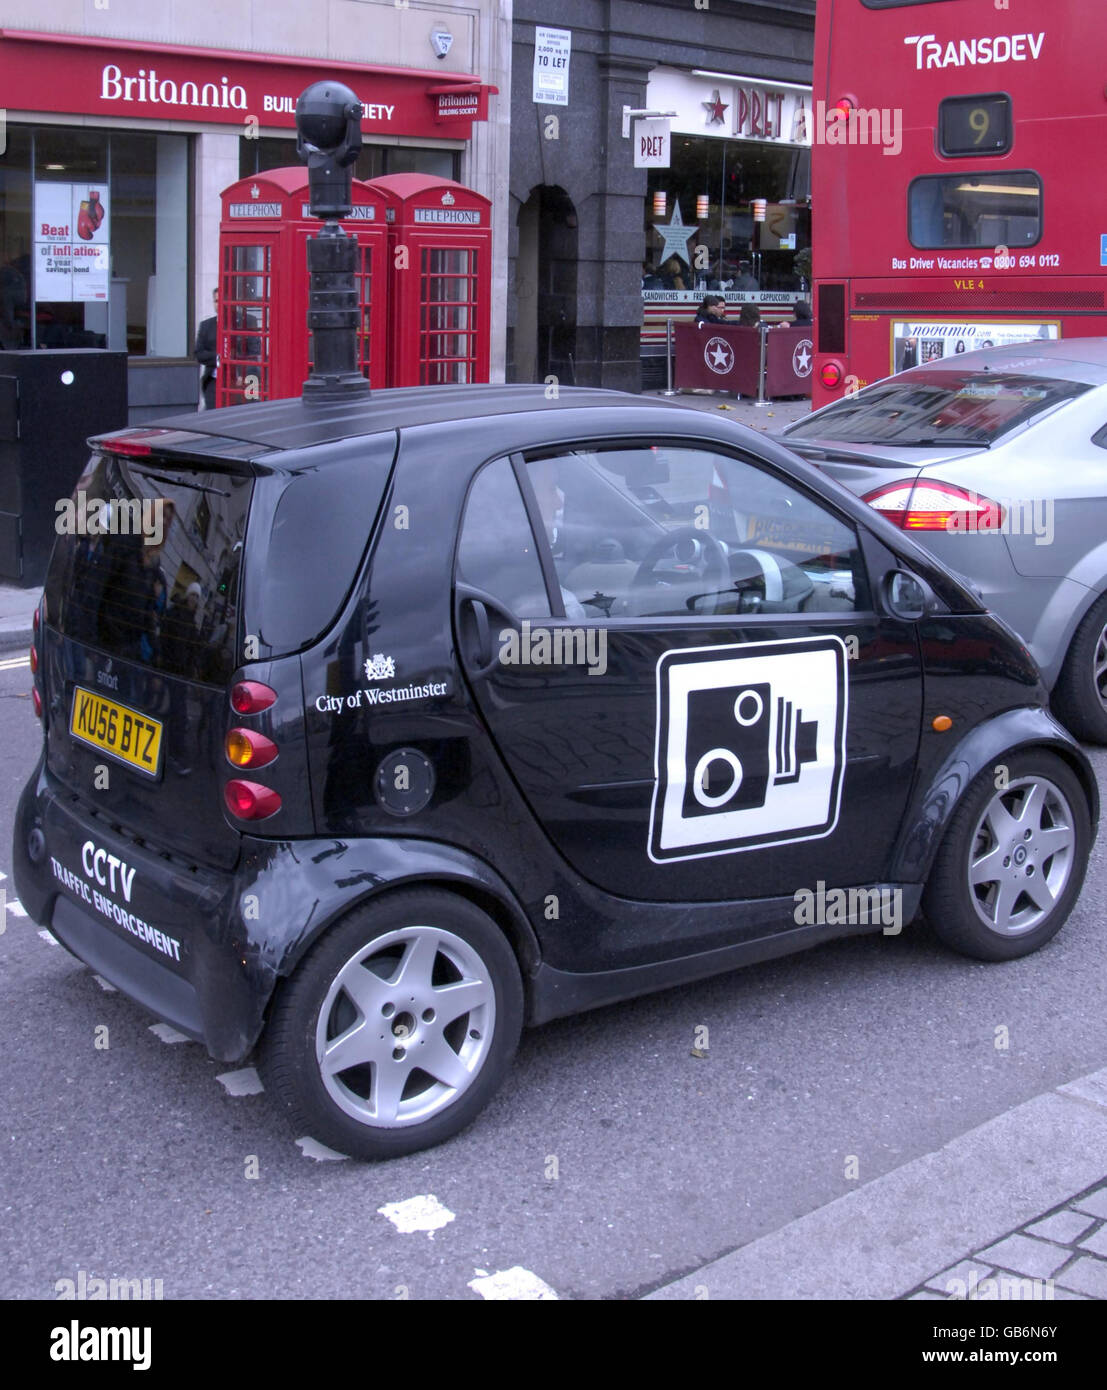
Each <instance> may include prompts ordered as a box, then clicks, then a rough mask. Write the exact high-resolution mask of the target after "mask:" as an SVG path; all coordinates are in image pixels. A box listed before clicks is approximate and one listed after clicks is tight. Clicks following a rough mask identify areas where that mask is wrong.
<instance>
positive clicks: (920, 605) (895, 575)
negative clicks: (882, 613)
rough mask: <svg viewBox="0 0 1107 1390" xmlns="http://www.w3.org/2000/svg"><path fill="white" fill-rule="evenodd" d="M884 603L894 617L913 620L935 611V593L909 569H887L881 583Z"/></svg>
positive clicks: (936, 602)
mask: <svg viewBox="0 0 1107 1390" xmlns="http://www.w3.org/2000/svg"><path fill="white" fill-rule="evenodd" d="M882 588H883V591H884V604H885V607H886V608H887V609H888V612H889V613H891V614H892V616H893V617H894V618H902V619H903V621H904V622H915V621H916V620H917V619H919V618H925V617H926V615H927V614H928V613H934V612H936V611H937V609H938V607H939V604H938V598H937V595H936V594H935V593H934V590H933V589H932V588H931V587H930V585H929V584H928V583H927V582H926V580H925V579H920V578H919V576H918V575H917V574H912V573H911V571H910V570H889V571H888V573H887V574H886V575H885V576H884V583H883V585H882Z"/></svg>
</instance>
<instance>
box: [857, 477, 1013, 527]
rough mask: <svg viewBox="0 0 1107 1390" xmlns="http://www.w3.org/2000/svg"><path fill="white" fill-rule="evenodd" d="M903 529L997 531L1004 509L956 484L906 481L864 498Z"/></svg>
mask: <svg viewBox="0 0 1107 1390" xmlns="http://www.w3.org/2000/svg"><path fill="white" fill-rule="evenodd" d="M862 501H865V502H867V503H868V504H869V506H870V507H872V508H873V509H874V510H876V511H878V512H881V513H882V514H883V515H884V516H886V517H887V518H888V520H889V521H890V522H892V523H893V524H894V525H896V526H899V527H901V528H902V529H903V530H904V531H953V532H961V531H966V532H978V531H982V532H984V533H985V534H986V535H987V534H991V533H993V532H998V531H999V530H1000V528H1001V527H1002V525H1003V519H1004V516H1005V512H1004V509H1003V507H1002V505H1001V504H1000V503H999V502H996V501H993V500H992V498H990V497H982V496H981V495H980V494H979V493H977V492H966V490H965V489H964V488H963V487H955V486H954V484H953V483H943V482H939V481H937V480H933V481H932V480H930V479H927V480H926V481H925V482H915V481H913V480H910V479H908V480H904V481H902V482H898V483H888V484H886V485H885V486H884V487H878V488H877V489H876V491H875V492H869V493H866V494H865V496H864V497H863V498H862Z"/></svg>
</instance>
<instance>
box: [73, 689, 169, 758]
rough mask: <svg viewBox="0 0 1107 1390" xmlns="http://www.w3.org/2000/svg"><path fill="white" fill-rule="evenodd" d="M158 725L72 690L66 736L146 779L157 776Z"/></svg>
mask: <svg viewBox="0 0 1107 1390" xmlns="http://www.w3.org/2000/svg"><path fill="white" fill-rule="evenodd" d="M161 728H162V726H161V724H160V723H159V721H158V720H156V719H148V718H147V717H146V715H144V714H139V713H138V712H137V711H136V710H133V709H128V708H127V706H126V705H120V704H116V702H115V701H114V700H105V699H104V697H103V695H96V694H94V693H93V692H92V691H91V690H82V688H81V687H80V686H79V685H78V686H75V687H74V690H73V708H72V709H71V711H70V714H69V732H70V734H71V735H72V736H73V737H74V738H76V739H80V741H81V742H82V743H87V744H89V745H91V747H93V748H99V749H101V750H102V751H103V752H105V753H110V754H111V756H112V757H113V758H118V759H119V760H120V762H124V763H126V764H127V765H128V767H137V768H138V770H139V772H145V773H146V775H147V776H148V777H156V776H157V775H158V755H159V754H160V752H161Z"/></svg>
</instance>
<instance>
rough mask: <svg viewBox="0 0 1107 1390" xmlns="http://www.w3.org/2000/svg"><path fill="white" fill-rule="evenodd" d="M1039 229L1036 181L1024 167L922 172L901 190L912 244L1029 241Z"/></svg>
mask: <svg viewBox="0 0 1107 1390" xmlns="http://www.w3.org/2000/svg"><path fill="white" fill-rule="evenodd" d="M1041 234H1042V181H1041V179H1040V178H1039V177H1038V175H1037V174H1032V173H1030V172H1028V171H1023V172H1020V173H1009V172H1008V171H1007V170H995V171H994V172H991V173H985V174H928V175H924V176H923V177H922V178H917V179H913V180H912V181H911V185H910V188H909V189H908V193H907V235H908V237H909V239H910V242H911V245H912V246H918V247H931V248H933V247H937V248H939V249H941V248H945V247H972V246H1011V247H1013V246H1033V245H1034V244H1035V243H1036V242H1037V241H1038V240H1039V238H1040V237H1041Z"/></svg>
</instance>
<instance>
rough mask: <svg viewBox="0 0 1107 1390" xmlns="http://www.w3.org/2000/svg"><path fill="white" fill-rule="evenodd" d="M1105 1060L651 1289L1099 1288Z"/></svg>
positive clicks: (700, 1293) (702, 1292)
mask: <svg viewBox="0 0 1107 1390" xmlns="http://www.w3.org/2000/svg"><path fill="white" fill-rule="evenodd" d="M1105 1155H1107V1068H1105V1069H1103V1070H1102V1071H1098V1072H1093V1073H1092V1074H1091V1075H1089V1076H1085V1077H1082V1078H1080V1079H1079V1080H1076V1081H1072V1082H1070V1083H1068V1084H1067V1085H1064V1086H1059V1087H1057V1088H1056V1089H1055V1090H1052V1091H1047V1092H1046V1093H1045V1094H1044V1095H1040V1096H1036V1097H1035V1098H1034V1099H1033V1100H1030V1101H1026V1102H1025V1103H1024V1104H1022V1105H1016V1106H1015V1107H1014V1108H1013V1109H1011V1110H1008V1111H1006V1112H1004V1113H1003V1114H1000V1115H997V1116H996V1117H995V1118H994V1119H992V1120H989V1121H987V1122H986V1123H985V1124H982V1125H979V1126H977V1127H976V1128H975V1129H971V1130H969V1131H968V1132H967V1133H965V1134H962V1135H960V1136H959V1137H958V1138H956V1139H954V1140H953V1141H952V1142H951V1143H948V1144H946V1145H944V1146H943V1147H942V1148H940V1149H938V1150H937V1151H936V1152H934V1153H930V1154H925V1155H924V1156H923V1157H921V1158H916V1159H913V1160H912V1161H911V1162H909V1163H905V1164H903V1165H902V1166H901V1167H899V1168H896V1169H894V1170H893V1171H892V1172H890V1173H886V1174H885V1175H884V1176H883V1177H880V1178H876V1179H874V1181H872V1182H870V1183H867V1184H865V1185H864V1186H862V1187H859V1188H858V1189H857V1191H855V1192H850V1193H848V1194H847V1195H846V1196H844V1197H839V1198H838V1199H837V1200H836V1201H833V1202H829V1203H828V1204H827V1205H826V1206H824V1207H820V1208H819V1209H818V1210H817V1211H813V1212H809V1213H808V1214H807V1215H806V1216H801V1217H799V1218H798V1219H797V1220H795V1221H791V1222H789V1223H788V1224H787V1225H786V1226H783V1227H781V1228H780V1229H779V1230H777V1231H774V1232H773V1233H772V1234H771V1235H767V1236H763V1237H762V1238H761V1239H760V1240H755V1241H751V1242H750V1244H748V1245H744V1246H742V1247H741V1249H739V1250H735V1251H733V1252H732V1253H731V1254H729V1255H724V1256H723V1257H722V1258H721V1259H718V1260H714V1261H712V1262H711V1263H710V1264H706V1265H703V1266H701V1267H700V1268H699V1269H696V1270H694V1271H692V1272H691V1273H689V1274H687V1275H685V1276H684V1277H683V1278H681V1279H678V1280H676V1281H675V1282H674V1283H671V1284H668V1285H666V1286H665V1287H664V1288H661V1289H658V1290H656V1291H655V1292H653V1293H651V1294H649V1295H648V1298H650V1299H702V1298H711V1299H789V1300H791V1299H820V1300H823V1299H851V1300H852V1299H943V1300H949V1299H954V1300H966V1301H971V1302H976V1301H992V1300H1012V1299H1013V1300H1028V1301H1033V1302H1039V1301H1048V1300H1055V1301H1061V1300H1072V1299H1075V1300H1088V1299H1107V1177H1105V1176H1104V1168H1105V1167H1107V1158H1105Z"/></svg>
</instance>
